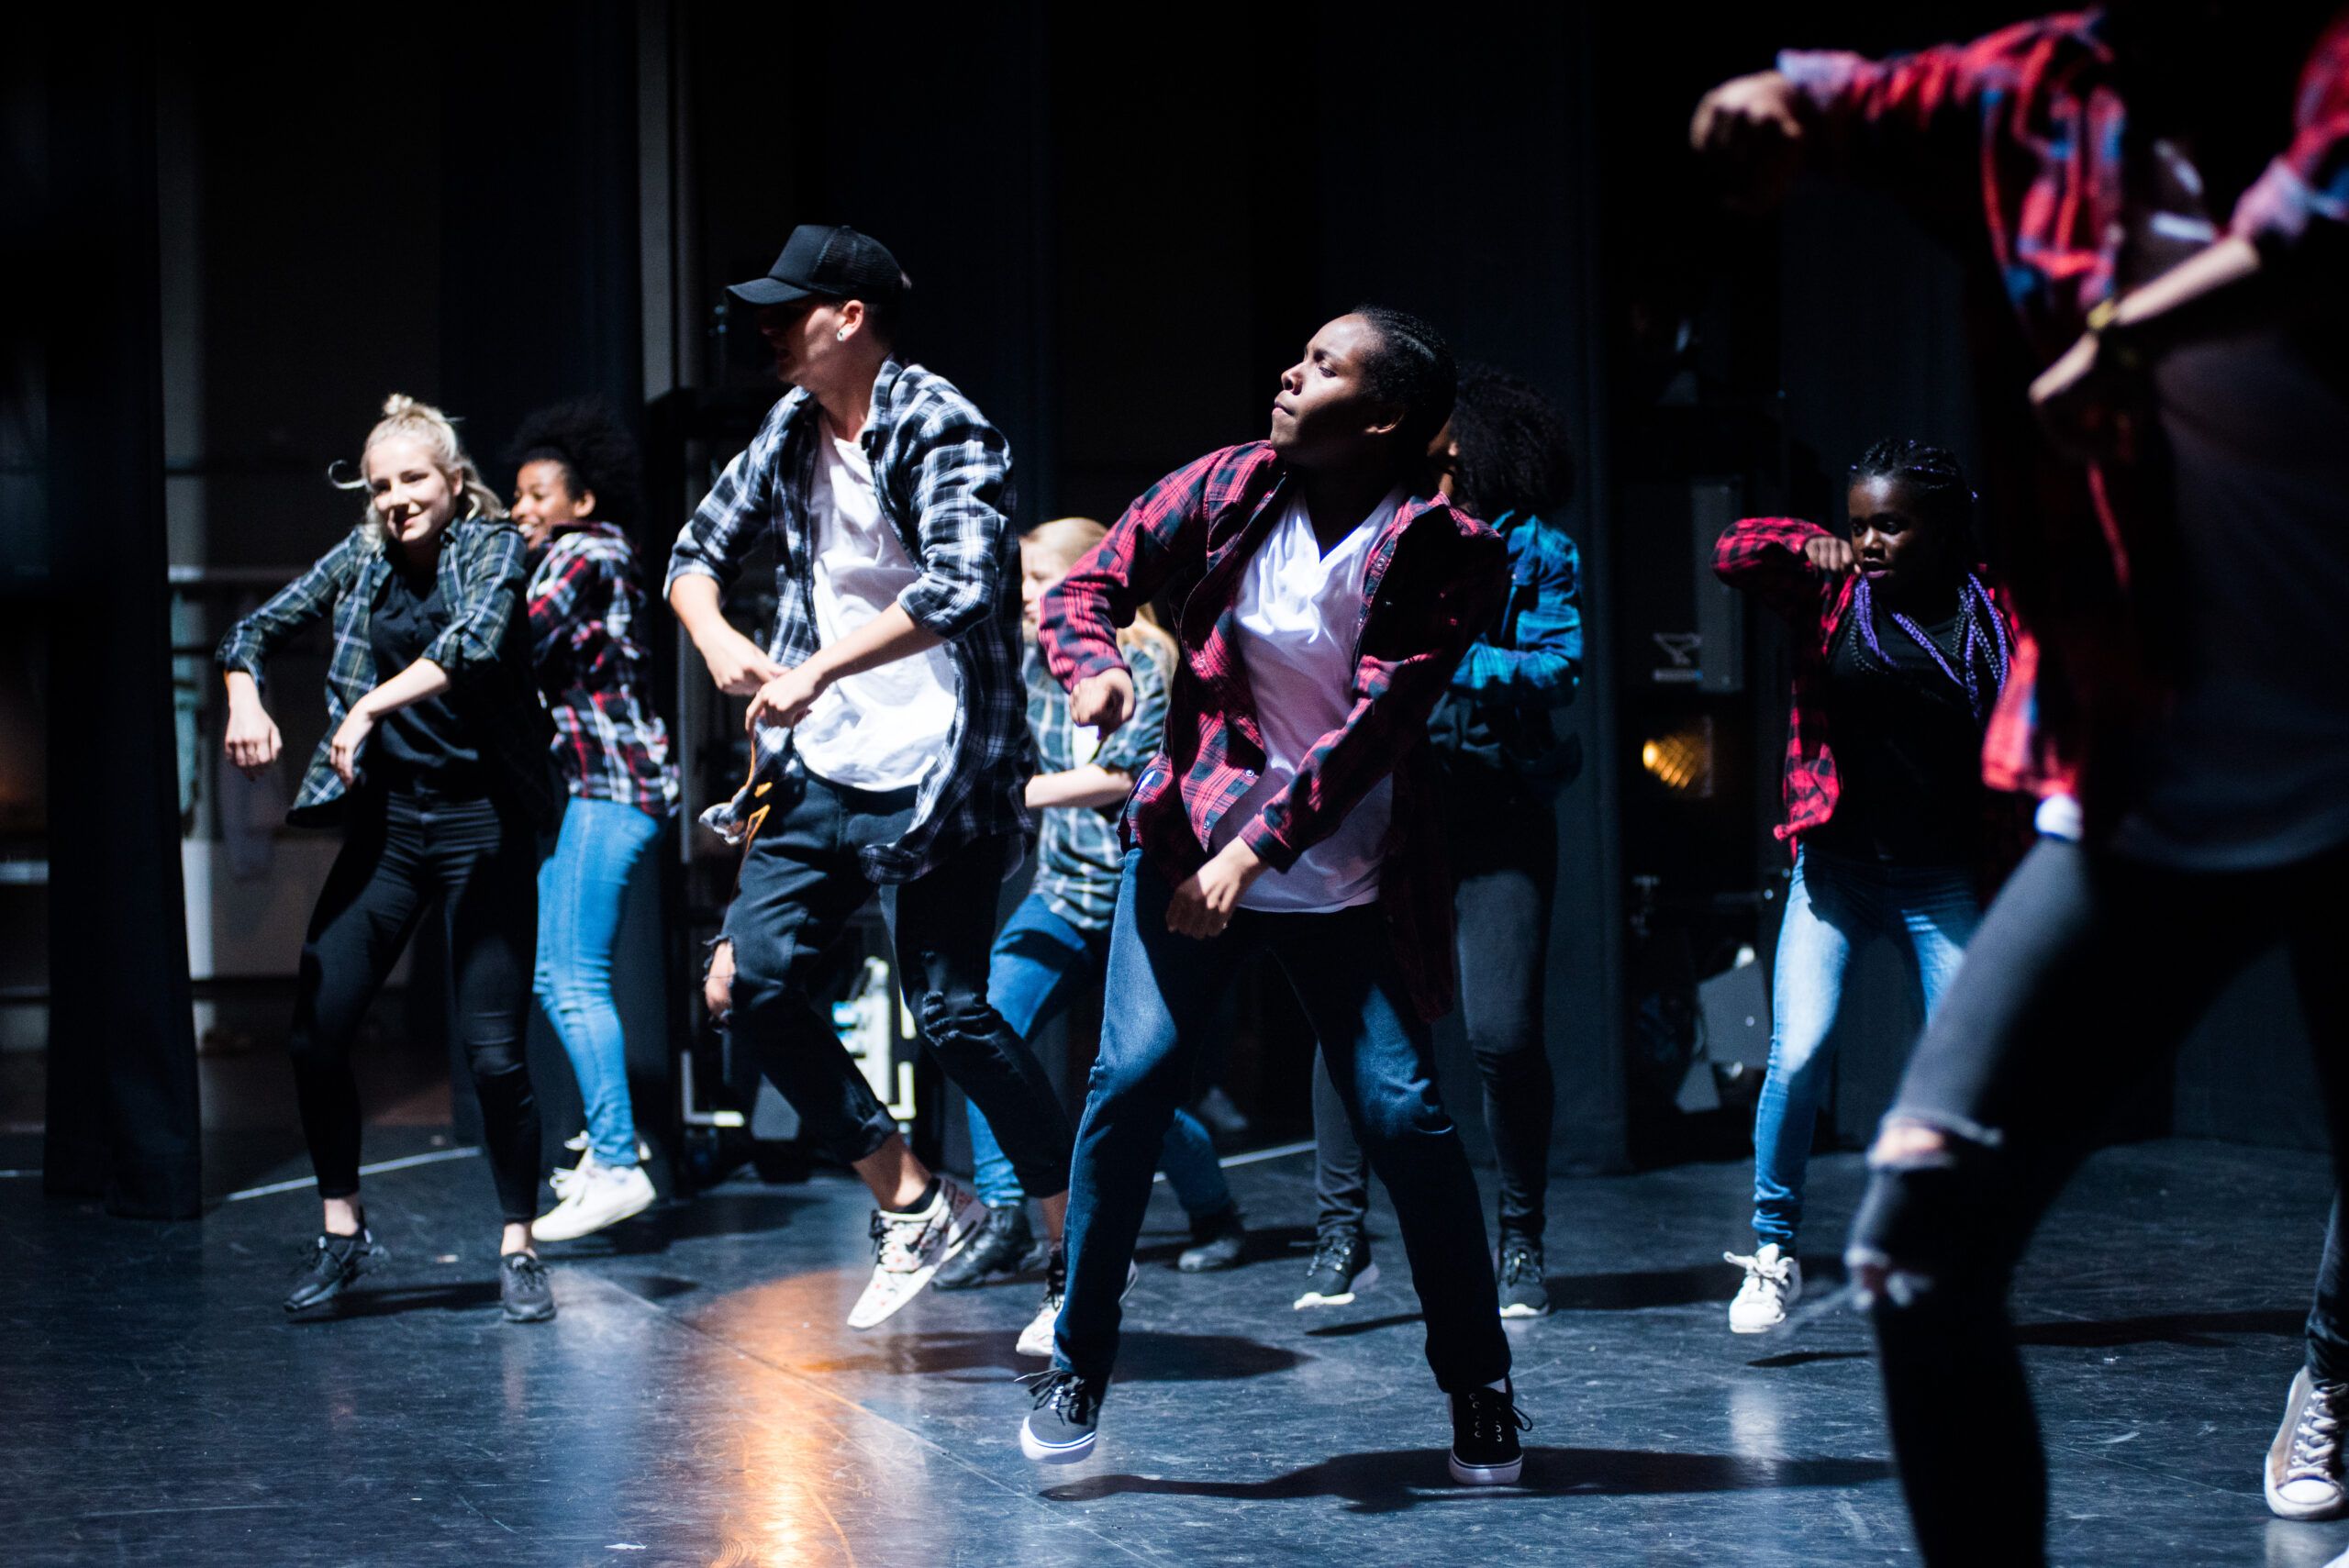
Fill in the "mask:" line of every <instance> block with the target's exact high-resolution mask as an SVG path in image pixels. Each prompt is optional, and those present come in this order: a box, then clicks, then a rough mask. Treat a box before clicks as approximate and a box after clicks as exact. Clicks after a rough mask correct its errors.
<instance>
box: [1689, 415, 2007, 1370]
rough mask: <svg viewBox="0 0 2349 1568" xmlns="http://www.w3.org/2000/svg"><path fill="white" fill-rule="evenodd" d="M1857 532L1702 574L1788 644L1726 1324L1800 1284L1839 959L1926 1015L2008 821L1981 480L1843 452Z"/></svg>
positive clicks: (1721, 549) (1729, 535)
mask: <svg viewBox="0 0 2349 1568" xmlns="http://www.w3.org/2000/svg"><path fill="white" fill-rule="evenodd" d="M1851 482H1852V483H1851V492H1850V495H1849V496H1848V498H1847V506H1848V510H1849V513H1850V518H1851V531H1850V536H1849V537H1848V538H1845V537H1843V536H1842V535H1838V534H1835V533H1831V532H1830V531H1829V530H1828V529H1826V528H1820V526H1819V525H1817V524H1816V523H1809V522H1803V521H1801V520H1799V519H1797V518H1791V517H1749V518H1746V519H1745V520H1743V521H1742V522H1740V523H1738V524H1737V525H1736V526H1735V527H1733V528H1730V529H1729V530H1728V531H1727V532H1726V533H1724V534H1722V536H1721V538H1720V543H1719V544H1718V545H1717V546H1716V547H1715V548H1714V551H1713V570H1714V572H1715V573H1718V574H1719V575H1720V579H1721V580H1722V581H1723V582H1725V583H1727V584H1730V585H1731V587H1734V588H1738V589H1741V590H1742V591H1744V592H1746V593H1749V594H1752V595H1754V596H1755V597H1757V598H1758V599H1760V600H1761V601H1762V602H1763V603H1764V604H1765V605H1767V606H1769V607H1770V608H1772V609H1773V610H1775V611H1776V612H1777V613H1778V614H1780V615H1781V616H1784V617H1786V618H1787V622H1788V624H1789V625H1790V626H1792V627H1793V628H1794V631H1795V637H1796V644H1795V675H1794V714H1793V721H1792V725H1791V733H1790V735H1789V738H1788V740H1787V764H1786V803H1787V820H1786V822H1785V824H1784V825H1783V826H1781V827H1780V828H1778V829H1777V835H1778V837H1779V838H1780V839H1782V840H1786V841H1787V843H1788V844H1790V845H1792V846H1793V847H1794V853H1795V865H1794V879H1793V881H1792V883H1791V884H1790V885H1789V886H1788V888H1787V914H1786V923H1785V925H1784V926H1783V927H1782V928H1781V929H1780V931H1779V934H1778V957H1777V965H1776V973H1775V975H1774V977H1773V982H1772V985H1771V1020H1770V1024H1771V1036H1770V1067H1769V1072H1768V1074H1767V1075H1766V1076H1765V1078H1764V1080H1763V1084H1762V1097H1761V1102H1760V1104H1759V1106H1757V1107H1756V1108H1755V1112H1754V1125H1753V1236H1754V1241H1755V1247H1754V1251H1753V1254H1752V1255H1751V1256H1747V1255H1742V1254H1739V1253H1735V1252H1729V1253H1724V1254H1722V1255H1723V1256H1724V1257H1725V1258H1726V1259H1727V1260H1728V1261H1729V1262H1732V1263H1735V1264H1737V1265H1738V1266H1739V1267H1741V1268H1742V1269H1743V1270H1744V1271H1745V1278H1744V1282H1743V1283H1742V1285H1741V1286H1740V1288H1739V1290H1738V1293H1737V1296H1736V1299H1734V1300H1733V1301H1731V1303H1730V1309H1729V1326H1730V1330H1731V1332H1732V1333H1739V1334H1758V1333H1760V1332H1762V1331H1763V1330H1765V1329H1769V1328H1771V1327H1773V1326H1774V1325H1776V1324H1777V1323H1780V1322H1782V1321H1784V1320H1785V1318H1786V1315H1787V1308H1788V1307H1791V1306H1793V1305H1794V1303H1795V1301H1796V1299H1797V1298H1798V1297H1799V1296H1801V1294H1802V1265H1801V1263H1800V1262H1798V1261H1797V1256H1796V1251H1795V1240H1796V1236H1797V1232H1798V1229H1799V1227H1800V1225H1801V1221H1802V1189H1803V1175H1804V1170H1805V1166H1806V1165H1807V1163H1808V1162H1809V1155H1810V1144H1811V1135H1812V1130H1813V1128H1814V1125H1815V1124H1816V1122H1817V1120H1818V1114H1819V1100H1820V1090H1821V1088H1822V1087H1823V1084H1824V1081H1825V1075H1826V1072H1827V1069H1828V1066H1829V1064H1830V1062H1831V1053H1830V1052H1829V1051H1828V1049H1827V1047H1828V1042H1829V1040H1830V1039H1831V1036H1832V1034H1833V1032H1834V1028H1835V1022H1836V1018H1837V1014H1838V1013H1839V1011H1840V1010H1841V1007H1842V1000H1843V980H1844V976H1845V975H1846V974H1848V973H1850V970H1851V964H1852V958H1853V955H1854V952H1855V951H1858V950H1859V948H1861V947H1862V946H1863V945H1865V943H1866V941H1867V940H1869V939H1870V938H1872V937H1877V936H1882V937H1886V938H1888V939H1890V940H1892V941H1893V942H1894V943H1895V945H1896V946H1897V947H1898V949H1899V951H1900V953H1901V955H1902V958H1903V959H1904V961H1905V962H1906V964H1907V968H1908V971H1909V979H1910V983H1911V984H1912V986H1913V987H1914V988H1915V989H1914V994H1915V995H1917V996H1918V997H1919V999H1920V1002H1921V1003H1922V1006H1923V1009H1924V1012H1925V1014H1926V1015H1927V1016H1928V1017H1930V1016H1931V1015H1932V1011H1933V1009H1934V1007H1935V1006H1937V1005H1938V1004H1939V1003H1940V1001H1941V998H1942V995H1943V992H1944V991H1945V990H1947V988H1948V986H1949V983H1950V981H1951V979H1952V978H1953V977H1954V975H1955V974H1956V973H1957V965H1958V960H1959V958H1960V957H1961V956H1962V955H1963V954H1964V952H1965V943H1966V940H1967V939H1968V938H1970V937H1971V936H1972V935H1973V934H1974V928H1975V926H1976V923H1977V922H1978V921H1979V919H1980V918H1981V903H1980V900H1979V896H1978V889H1979V884H1980V880H1981V879H1980V875H1979V872H1980V868H1981V867H1982V866H1983V864H1984V863H1985V862H1986V861H1987V860H1989V859H1992V858H1995V856H1996V854H1997V852H1998V851H1999V850H2000V849H2003V848H2005V847H2006V841H2007V838H2008V835H2007V834H2006V832H2004V831H2002V827H2003V825H2004V824H2007V823H2009V822H2010V821H2011V819H2012V817H2013V813H2012V812H2011V811H2009V810H2008V809H2006V806H2005V803H2004V801H2003V798H2002V797H1994V796H1992V795H1989V794H1988V793H1987V791H1986V790H1985V788H1984V787H1983V784H1982V768H1981V761H1980V758H1981V751H1982V730H1983V727H1984V725H1985V724H1986V723H1987V721H1988V719H1989V717H1990V710H1991V708H1992V706H1994V705H1995V704H1996V703H1997V701H1998V693H1999V691H2000V690H2001V689H2002V688H2003V687H2004V686H2005V684H2006V681H2007V673H2008V666H2009V656H2010V654H2011V651H2012V647H2013V640H2012V633H2011V629H2010V628H2009V624H2008V614H2007V611H2006V609H2005V607H2004V605H2003V601H2002V600H2001V598H2000V596H1999V595H1998V590H1997V589H1996V588H1995V587H1994V586H1993V585H1992V584H1991V583H1990V581H1989V579H1988V576H1987V573H1986V571H1985V570H1984V569H1983V568H1982V567H1980V566H1976V565H1973V564H1971V557H1972V553H1973V552H1972V550H1971V549H1970V544H1971V539H1972V530H1971V529H1970V528H1969V527H1968V526H1967V525H1968V514H1969V513H1970V512H1971V510H1972V508H1973V503H1974V493H1973V492H1972V491H1971V490H1970V489H1968V488H1967V487H1966V484H1965V473H1964V472H1963V471H1962V470H1961V469H1960V468H1959V466H1958V462H1957V460H1956V459H1955V458H1954V457H1952V456H1951V455H1950V454H1949V453H1948V452H1945V451H1943V450H1941V449H1940V448H1938V447H1929V446H1923V445H1920V444H1919V443H1918V442H1915V441H1879V442H1877V443H1876V445H1875V446H1873V447H1871V448H1869V449H1868V451H1867V454H1866V455H1865V457H1863V458H1861V459H1860V461H1859V462H1856V463H1854V465H1853V466H1852V472H1851Z"/></svg>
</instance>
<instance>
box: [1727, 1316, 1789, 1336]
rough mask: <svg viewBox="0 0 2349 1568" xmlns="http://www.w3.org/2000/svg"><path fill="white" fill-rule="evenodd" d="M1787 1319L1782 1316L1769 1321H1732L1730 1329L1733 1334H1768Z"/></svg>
mask: <svg viewBox="0 0 2349 1568" xmlns="http://www.w3.org/2000/svg"><path fill="white" fill-rule="evenodd" d="M1785 1321H1786V1318H1784V1317H1783V1316H1781V1317H1779V1318H1777V1319H1776V1321H1773V1322H1769V1323H1732V1324H1731V1325H1730V1326H1729V1331H1730V1332H1731V1333H1732V1334H1766V1333H1768V1332H1769V1331H1770V1330H1771V1329H1775V1328H1776V1327H1777V1326H1778V1324H1780V1323H1783V1322H1785Z"/></svg>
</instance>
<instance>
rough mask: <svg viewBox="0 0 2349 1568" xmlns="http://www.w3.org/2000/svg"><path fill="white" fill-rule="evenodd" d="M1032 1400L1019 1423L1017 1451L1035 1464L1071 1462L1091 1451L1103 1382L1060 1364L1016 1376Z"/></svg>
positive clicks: (1098, 1416) (1099, 1410) (1098, 1419)
mask: <svg viewBox="0 0 2349 1568" xmlns="http://www.w3.org/2000/svg"><path fill="white" fill-rule="evenodd" d="M1019 1384H1020V1385H1021V1386H1022V1387H1024V1388H1026V1389H1027V1390H1028V1392H1029V1393H1030V1395H1031V1396H1033V1397H1034V1399H1035V1402H1036V1407H1035V1408H1034V1409H1032V1410H1030V1411H1029V1412H1028V1418H1027V1419H1026V1420H1024V1421H1022V1422H1020V1423H1019V1451H1020V1452H1022V1453H1024V1454H1026V1455H1027V1456H1028V1457H1029V1458H1030V1459H1032V1460H1034V1461H1035V1462H1037V1463H1039V1464H1074V1463H1075V1462H1077V1461H1078V1460H1080V1459H1084V1458H1085V1457H1086V1456H1087V1455H1089V1454H1090V1453H1092V1451H1093V1439H1094V1435H1095V1434H1094V1428H1095V1427H1096V1425H1097V1423H1098V1422H1099V1421H1100V1418H1101V1395H1102V1392H1103V1385H1102V1384H1098V1383H1096V1382H1094V1381H1093V1380H1092V1379H1091V1378H1089V1377H1081V1376H1079V1375H1078V1374H1077V1373H1073V1372H1071V1371H1069V1370H1068V1368H1066V1367H1063V1366H1056V1367H1054V1368H1052V1371H1050V1372H1031V1373H1029V1374H1028V1375H1027V1376H1025V1377H1023V1378H1020V1379H1019Z"/></svg>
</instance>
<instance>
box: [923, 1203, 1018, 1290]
mask: <svg viewBox="0 0 2349 1568" xmlns="http://www.w3.org/2000/svg"><path fill="white" fill-rule="evenodd" d="M1035 1249H1036V1237H1035V1233H1034V1232H1033V1231H1031V1230H1030V1229H1028V1206H1027V1205H1025V1204H1015V1205H1013V1206H1012V1207H1008V1208H990V1209H988V1210H987V1213H986V1218H985V1219H982V1220H980V1221H979V1233H978V1234H977V1235H976V1236H974V1237H972V1238H971V1244H970V1245H969V1246H967V1247H965V1248H963V1250H962V1251H959V1252H957V1253H955V1254H954V1255H953V1256H952V1257H951V1258H949V1259H947V1260H946V1262H943V1263H941V1264H940V1265H939V1266H938V1273H936V1274H935V1275H933V1276H931V1278H930V1289H932V1290H968V1289H970V1288H971V1287H972V1286H973V1285H979V1284H986V1283H987V1281H989V1280H994V1279H1009V1278H1010V1277H1011V1276H1012V1275H1014V1274H1017V1273H1023V1272H1025V1271H1026V1270H1027V1269H1028V1268H1029V1267H1030V1263H1029V1262H1028V1259H1029V1256H1030V1254H1031V1253H1032V1252H1033V1251H1035Z"/></svg>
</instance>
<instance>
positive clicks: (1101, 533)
mask: <svg viewBox="0 0 2349 1568" xmlns="http://www.w3.org/2000/svg"><path fill="white" fill-rule="evenodd" d="M1108 532H1109V529H1108V527H1107V525H1105V524H1102V523H1100V522H1097V521H1096V520H1095V519H1093V518H1091V517H1054V518H1053V519H1052V521H1051V522H1049V523H1038V524H1037V525H1036V526H1035V527H1034V528H1030V529H1029V530H1028V537H1027V538H1026V539H1022V540H1021V541H1020V545H1019V548H1020V549H1022V550H1032V551H1034V552H1035V554H1036V556H1037V557H1038V558H1039V559H1040V560H1041V562H1045V563H1046V564H1048V565H1049V566H1050V567H1051V568H1052V570H1053V571H1055V572H1057V573H1066V572H1067V571H1068V570H1069V568H1071V567H1073V566H1074V565H1075V564H1076V563H1077V562H1079V561H1081V560H1083V559H1084V558H1085V553H1086V552H1087V551H1089V550H1092V548H1093V547H1094V546H1095V545H1097V544H1099V543H1100V542H1101V540H1102V539H1103V538H1104V537H1106V536H1107V535H1108ZM1118 646H1119V648H1122V649H1124V650H1126V651H1128V652H1129V653H1130V652H1132V651H1134V650H1135V649H1137V648H1139V649H1141V651H1144V652H1145V653H1148V654H1149V655H1150V656H1151V657H1152V659H1155V660H1157V661H1158V667H1159V669H1160V670H1161V671H1163V672H1164V673H1168V674H1172V673H1174V671H1175V655H1176V652H1177V650H1176V648H1175V637H1174V634H1173V633H1172V632H1170V631H1168V630H1167V629H1166V628H1165V627H1164V626H1163V625H1162V624H1161V623H1160V621H1159V619H1158V612H1157V611H1156V610H1154V609H1152V607H1151V606H1149V605H1147V604H1144V605H1143V606H1141V608H1139V609H1137V610H1135V611H1134V621H1133V624H1132V625H1131V626H1129V627H1124V628H1119V632H1118Z"/></svg>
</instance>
